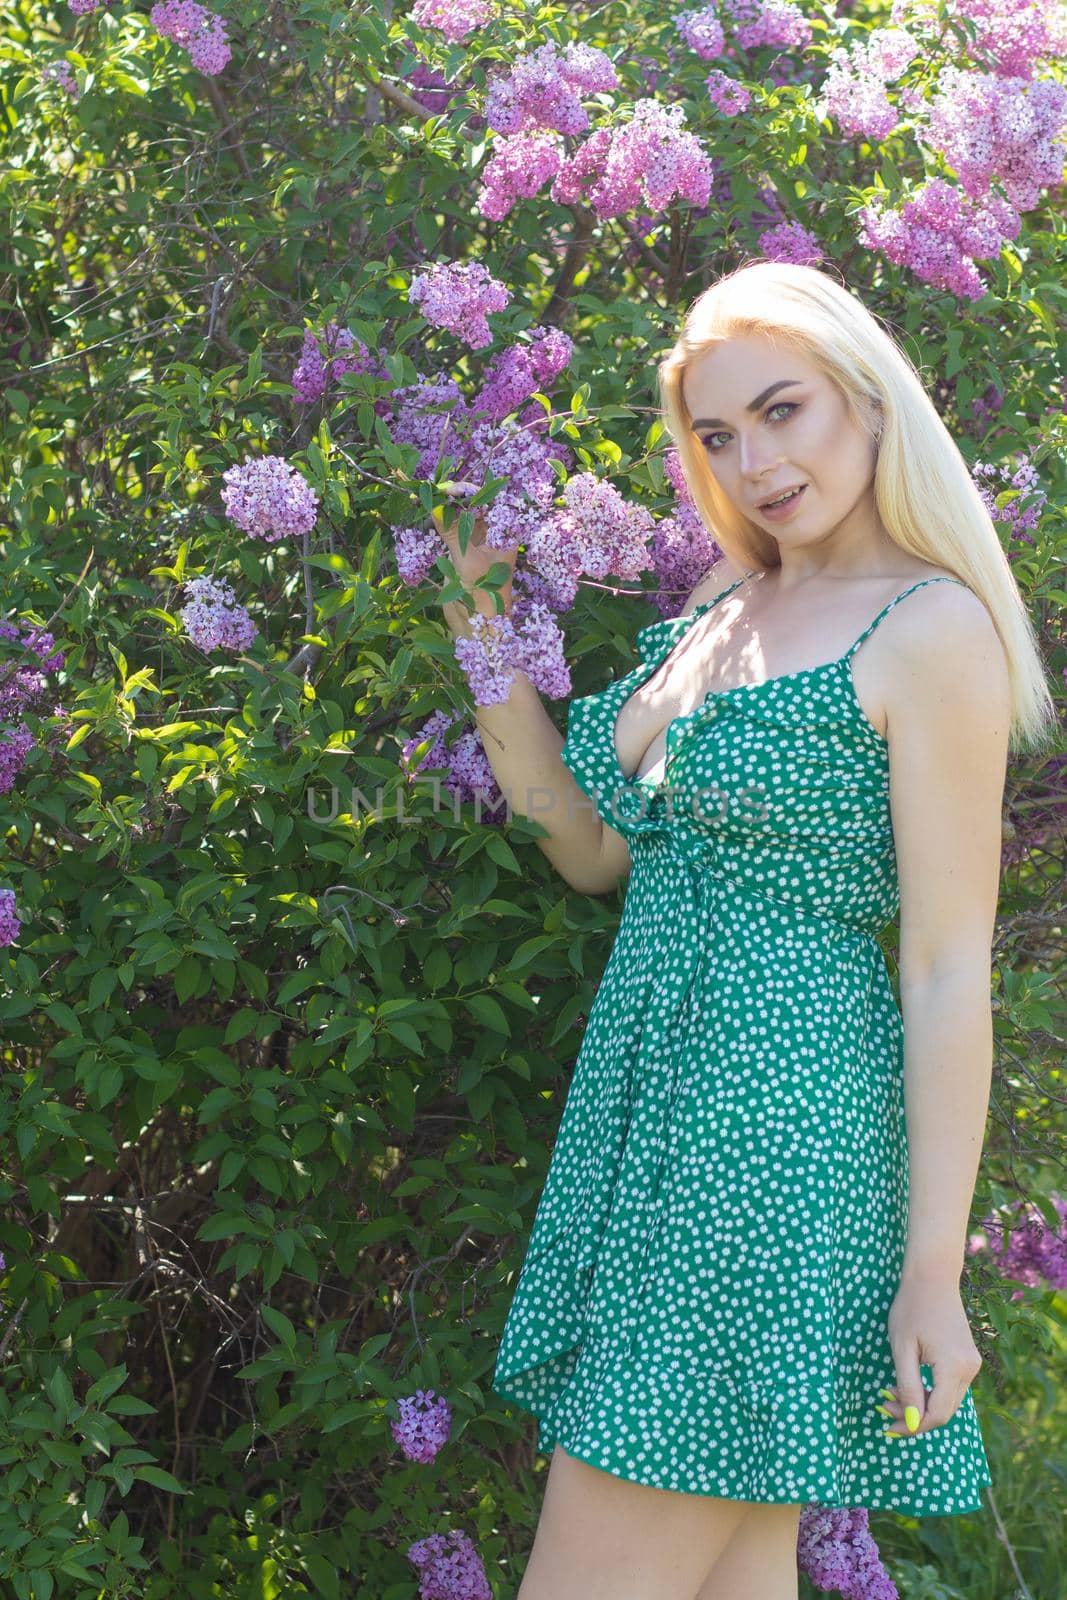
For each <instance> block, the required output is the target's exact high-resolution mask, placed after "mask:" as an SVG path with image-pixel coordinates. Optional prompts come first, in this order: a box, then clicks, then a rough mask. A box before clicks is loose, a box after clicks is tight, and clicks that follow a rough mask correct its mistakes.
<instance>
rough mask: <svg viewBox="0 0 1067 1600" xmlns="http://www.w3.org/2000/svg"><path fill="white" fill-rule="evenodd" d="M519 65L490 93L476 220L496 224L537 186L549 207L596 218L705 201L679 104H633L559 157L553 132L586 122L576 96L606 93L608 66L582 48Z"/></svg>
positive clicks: (699, 160)
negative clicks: (581, 210) (583, 208)
mask: <svg viewBox="0 0 1067 1600" xmlns="http://www.w3.org/2000/svg"><path fill="white" fill-rule="evenodd" d="M546 48H547V47H546ZM529 60H531V58H523V63H524V65H523V70H522V72H521V74H520V73H519V71H518V69H516V71H515V72H513V73H512V75H511V77H510V78H507V79H500V80H497V82H496V83H495V84H494V85H493V87H492V89H491V91H490V99H489V102H488V104H487V116H488V120H489V123H490V126H492V127H494V128H495V130H496V131H498V132H499V133H500V134H501V135H502V137H501V138H500V139H498V140H497V141H496V142H495V144H494V146H493V153H492V155H491V156H490V159H489V160H488V162H487V163H486V165H485V167H484V168H483V169H482V174H481V178H482V187H481V189H480V191H479V194H478V200H477V207H478V210H479V211H480V212H481V214H482V216H484V217H489V218H491V219H492V220H493V221H496V222H499V221H501V220H502V219H503V218H504V217H506V216H507V215H508V213H509V212H510V210H511V209H512V207H513V206H514V205H515V203H516V201H518V200H520V199H529V198H530V197H531V196H532V195H535V194H537V193H538V192H539V191H540V190H541V188H543V186H544V185H545V184H546V183H551V187H550V190H549V193H550V195H551V197H552V199H553V200H555V201H556V202H557V203H558V204H560V205H573V204H575V203H576V202H578V201H586V202H587V203H588V204H589V205H590V206H592V208H593V210H594V212H595V213H596V215H597V217H599V218H600V220H601V221H606V220H608V219H609V218H612V217H617V216H620V215H621V214H622V213H623V212H626V211H631V210H633V209H635V208H636V207H639V206H641V205H642V204H644V205H645V206H646V207H649V208H652V209H656V210H662V209H663V208H665V207H666V206H667V205H669V204H670V202H671V201H672V200H673V199H674V198H675V197H676V196H677V197H680V198H682V199H685V200H689V201H690V202H691V203H693V204H695V205H706V204H707V199H708V193H709V189H710V185H711V178H712V165H711V161H710V159H709V157H708V156H707V155H706V154H705V152H704V150H703V148H702V147H701V145H700V142H699V140H698V139H697V138H696V137H695V136H694V135H693V134H692V133H690V132H689V131H688V130H687V129H686V127H685V113H684V110H683V108H682V106H680V105H669V106H668V105H664V104H662V103H661V102H660V101H658V100H655V99H651V98H648V99H642V100H638V101H637V102H636V103H635V105H634V106H633V109H632V114H631V116H630V118H629V119H628V120H623V119H621V118H620V119H618V120H616V121H615V122H614V123H612V124H611V125H609V126H603V127H600V128H597V129H596V130H595V131H594V132H592V133H591V134H589V136H588V138H586V139H585V141H584V142H583V143H582V144H581V145H579V146H578V148H577V149H576V150H574V152H573V153H572V154H570V155H567V153H566V150H565V147H564V144H563V140H562V137H561V135H562V134H563V133H570V134H574V133H578V132H582V131H584V130H585V128H586V127H587V126H588V117H587V115H586V112H585V111H584V109H583V108H582V107H581V105H580V103H579V100H578V93H579V92H580V91H584V92H589V90H590V87H591V86H593V85H596V86H598V87H599V88H604V89H606V88H610V87H615V86H616V80H615V69H614V67H612V65H611V63H610V62H609V61H608V60H607V58H606V57H604V56H603V55H602V53H601V52H599V51H593V50H588V49H587V50H586V52H585V54H583V55H581V56H579V55H577V54H576V53H575V54H573V55H572V56H571V57H570V58H568V56H567V53H566V52H564V53H563V55H562V56H558V57H557V56H556V55H555V54H553V53H550V54H549V55H547V56H542V55H541V53H540V52H534V53H533V64H532V65H526V63H527V62H528V61H529Z"/></svg>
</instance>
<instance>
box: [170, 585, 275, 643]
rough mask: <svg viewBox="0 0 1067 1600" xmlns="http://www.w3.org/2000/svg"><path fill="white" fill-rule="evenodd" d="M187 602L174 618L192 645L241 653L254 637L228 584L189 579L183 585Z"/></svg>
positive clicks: (248, 619) (250, 625) (253, 627)
mask: <svg viewBox="0 0 1067 1600" xmlns="http://www.w3.org/2000/svg"><path fill="white" fill-rule="evenodd" d="M185 589H186V592H187V594H188V595H189V603H188V605H185V606H183V607H182V609H181V611H180V612H179V613H178V615H179V616H180V617H181V620H182V622H183V623H184V624H185V630H186V632H187V633H188V635H189V637H190V639H192V641H193V643H194V644H195V645H198V646H199V647H200V649H201V650H203V651H204V652H205V654H206V653H208V652H209V651H211V650H244V649H247V647H248V646H249V645H250V644H251V643H252V641H253V639H254V638H255V637H256V625H255V623H254V622H253V621H252V618H251V617H250V616H249V615H248V612H247V611H246V610H245V608H244V606H240V605H237V604H236V602H235V600H234V593H233V589H232V588H231V587H230V585H229V584H228V583H223V582H219V581H217V580H215V579H213V578H191V579H190V580H189V581H188V582H187V583H186V585H185Z"/></svg>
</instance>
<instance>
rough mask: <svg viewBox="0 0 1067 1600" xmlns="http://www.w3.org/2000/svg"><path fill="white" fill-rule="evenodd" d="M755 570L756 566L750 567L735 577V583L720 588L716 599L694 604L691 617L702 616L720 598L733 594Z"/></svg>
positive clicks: (723, 598) (716, 603) (715, 604)
mask: <svg viewBox="0 0 1067 1600" xmlns="http://www.w3.org/2000/svg"><path fill="white" fill-rule="evenodd" d="M755 570H756V569H755V567H750V568H749V569H748V571H747V572H743V573H742V574H741V576H740V577H739V578H735V579H734V581H733V583H728V584H727V585H726V588H725V589H720V590H719V592H718V594H717V595H716V596H715V598H714V600H705V601H704V604H703V605H700V606H694V607H693V609H692V611H691V612H690V613H689V616H690V619H692V618H693V617H699V616H702V615H703V613H704V612H705V611H710V610H711V608H712V606H717V605H718V603H719V601H720V600H725V599H726V596H727V595H728V594H733V592H734V590H735V589H738V588H740V586H741V585H742V584H743V583H747V582H748V580H749V578H751V576H752V574H753V572H755Z"/></svg>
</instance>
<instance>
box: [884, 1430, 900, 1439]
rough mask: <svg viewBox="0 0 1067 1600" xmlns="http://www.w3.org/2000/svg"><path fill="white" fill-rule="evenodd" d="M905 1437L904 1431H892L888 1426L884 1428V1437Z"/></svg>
mask: <svg viewBox="0 0 1067 1600" xmlns="http://www.w3.org/2000/svg"><path fill="white" fill-rule="evenodd" d="M903 1437H904V1435H903V1434H902V1433H891V1432H890V1430H889V1429H888V1428H883V1429H882V1438H883V1439H902V1438H903Z"/></svg>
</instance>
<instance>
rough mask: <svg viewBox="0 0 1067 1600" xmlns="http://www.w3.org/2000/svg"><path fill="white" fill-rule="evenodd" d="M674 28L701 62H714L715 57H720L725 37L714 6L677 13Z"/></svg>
mask: <svg viewBox="0 0 1067 1600" xmlns="http://www.w3.org/2000/svg"><path fill="white" fill-rule="evenodd" d="M674 26H675V27H676V28H677V29H678V32H679V33H680V34H681V36H682V38H683V39H684V40H685V42H686V44H687V45H688V46H689V48H690V50H692V51H694V53H695V54H696V55H698V56H699V57H700V58H701V60H702V61H714V59H715V57H716V56H719V55H722V50H723V45H724V44H725V43H726V36H725V34H724V33H723V31H722V23H721V22H720V21H719V15H718V12H717V10H716V9H715V7H714V6H705V7H704V8H703V10H693V11H679V12H678V14H677V16H676V17H675V19H674Z"/></svg>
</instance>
